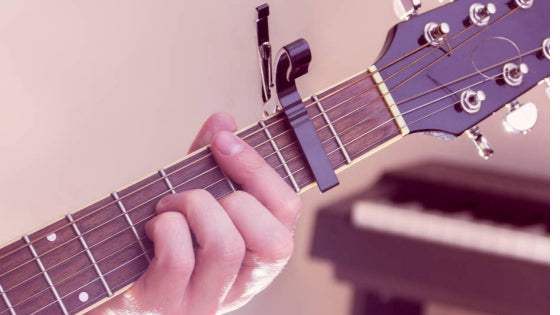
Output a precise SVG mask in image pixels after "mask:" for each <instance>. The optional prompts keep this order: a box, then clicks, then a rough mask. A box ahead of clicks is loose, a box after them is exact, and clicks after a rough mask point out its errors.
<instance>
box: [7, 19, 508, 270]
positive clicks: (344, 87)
mask: <svg viewBox="0 0 560 315" xmlns="http://www.w3.org/2000/svg"><path fill="white" fill-rule="evenodd" d="M515 10H516V9H513V10H512V11H515ZM512 11H509V12H512ZM507 14H509V13H506V14H505V15H507ZM491 25H492V24H490V25H488V26H487V27H486V28H485V29H487V28H488V27H490V26H491ZM474 26H476V25H475V24H473V25H470V26H469V27H467V28H465V29H463V30H462V31H460V32H459V33H457V34H456V35H454V36H453V37H451V38H450V39H449V40H448V41H451V40H453V39H455V38H456V37H458V36H460V35H461V34H463V33H464V32H466V31H468V30H469V29H471V28H472V27H474ZM485 29H483V30H481V31H479V33H480V32H482V31H484V30H485ZM443 36H445V35H443ZM438 38H439V37H438ZM429 45H431V43H425V44H424V45H421V46H420V47H417V48H416V49H414V50H413V51H411V52H409V53H407V54H405V55H403V56H401V57H399V58H397V59H395V60H394V61H392V62H390V63H389V64H387V65H385V66H383V67H380V68H379V69H378V70H377V71H381V70H384V69H386V68H388V67H389V66H392V65H394V64H395V63H397V62H399V61H401V60H404V59H405V58H407V57H409V56H410V55H413V54H414V53H416V52H418V51H420V50H421V49H423V48H425V47H427V46H429ZM442 45H443V43H442V44H440V45H438V46H436V47H434V48H432V50H430V51H429V52H428V53H426V54H425V55H423V56H421V57H419V58H417V59H416V60H415V61H413V63H415V62H417V61H418V60H420V59H422V58H424V57H425V56H427V55H429V54H431V53H432V52H433V51H437V50H438V49H439V48H440V47H442ZM407 67H408V66H406V67H404V68H403V69H399V70H398V71H397V72H396V73H394V74H392V75H391V76H389V77H388V78H387V79H389V78H390V77H392V76H394V75H396V74H398V73H399V72H401V71H403V70H404V69H406V68H407ZM362 74H363V73H361V74H359V75H362ZM359 75H357V76H355V77H353V78H351V79H349V80H352V79H354V78H356V77H358V76H359ZM367 78H368V76H365V77H363V78H361V79H359V80H357V81H354V82H352V83H350V84H348V85H345V86H342V87H340V88H339V89H338V90H335V91H333V92H331V93H330V94H328V95H326V96H323V97H322V98H320V99H319V100H318V101H323V100H326V99H327V98H329V97H331V96H332V95H334V94H336V93H338V92H340V91H342V90H344V89H346V88H349V87H351V86H353V85H354V84H357V83H358V82H360V81H362V80H365V79H367ZM387 79H385V80H387ZM385 80H384V81H385ZM384 81H382V82H380V83H377V84H376V86H377V85H379V84H381V83H384ZM376 86H374V87H376ZM355 96H356V95H353V96H352V97H355ZM352 97H351V98H352ZM351 98H350V99H351ZM345 101H346V100H345ZM316 103H317V102H316V101H314V102H311V103H310V104H308V105H307V106H306V108H308V107H310V106H313V105H315V104H316ZM337 105H338V104H337ZM337 105H335V106H333V107H336V106H337ZM331 109H332V108H331ZM329 110H330V109H327V110H326V112H328V111H329ZM318 116H320V115H316V116H314V117H312V118H311V119H314V118H316V117H318ZM283 120H284V119H279V120H277V121H274V122H273V123H272V124H271V125H269V126H267V127H270V126H272V125H274V124H276V123H278V122H280V121H283ZM262 130H263V129H262V128H260V129H258V130H256V131H254V132H253V133H251V134H249V135H246V137H245V138H243V139H246V138H247V137H249V136H252V135H253V134H255V133H258V132H260V131H262ZM276 136H278V135H276ZM276 136H275V137H276ZM269 141H270V140H267V141H265V142H264V143H268V142H269ZM264 143H261V144H259V146H260V145H262V144H264ZM205 157H206V156H203V157H200V158H199V159H198V160H196V161H192V162H191V163H190V164H189V165H186V166H184V167H183V168H186V167H188V166H190V165H191V164H192V163H196V162H197V161H199V160H201V159H203V158H205ZM181 169H182V168H181ZM181 169H178V170H175V171H174V172H178V171H180V170H181ZM174 172H172V173H170V174H168V176H170V175H172V174H173V173H174ZM161 180H165V177H162V178H158V179H157V180H155V181H152V182H151V183H148V184H146V185H145V186H143V187H140V188H138V190H140V189H143V188H145V187H146V186H149V185H151V184H153V183H156V182H159V181H161ZM135 192H136V191H133V192H130V193H128V194H126V195H123V196H122V197H121V198H119V200H124V198H126V197H128V196H129V195H131V194H133V193H135ZM115 203H117V200H112V201H110V202H109V203H107V204H106V205H103V206H101V207H100V208H98V209H95V210H93V211H92V212H91V213H89V214H88V215H86V216H84V217H82V218H79V219H77V220H76V221H79V220H80V219H83V218H85V217H87V216H89V215H92V214H94V213H96V212H97V211H98V210H102V209H103V208H105V207H107V206H109V205H111V204H115ZM67 226H69V225H66V226H62V227H60V228H59V229H57V230H55V231H54V232H50V233H49V234H51V233H56V232H57V231H59V230H60V229H63V228H65V227H67ZM47 235H48V234H45V235H43V236H40V237H38V238H37V239H36V240H34V241H32V242H31V244H34V243H35V242H36V241H38V240H39V239H41V238H43V237H45V236H47ZM27 246H29V244H25V245H23V246H21V247H19V248H16V249H14V250H12V251H10V252H8V253H6V254H4V255H2V256H1V257H0V259H2V258H4V257H5V256H7V255H9V254H11V253H12V252H14V251H17V250H19V249H21V248H24V247H27Z"/></svg>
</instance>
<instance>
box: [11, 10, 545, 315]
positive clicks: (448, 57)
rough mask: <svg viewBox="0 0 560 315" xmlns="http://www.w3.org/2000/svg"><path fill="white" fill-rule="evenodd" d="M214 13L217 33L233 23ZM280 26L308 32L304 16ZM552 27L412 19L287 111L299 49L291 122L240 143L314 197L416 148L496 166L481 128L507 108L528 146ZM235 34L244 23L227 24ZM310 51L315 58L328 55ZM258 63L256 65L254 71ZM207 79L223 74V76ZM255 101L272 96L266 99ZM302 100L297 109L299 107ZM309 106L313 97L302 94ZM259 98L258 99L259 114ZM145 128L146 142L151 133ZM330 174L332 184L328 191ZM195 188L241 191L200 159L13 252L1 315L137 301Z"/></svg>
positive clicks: (479, 15) (537, 19)
mask: <svg viewBox="0 0 560 315" xmlns="http://www.w3.org/2000/svg"><path fill="white" fill-rule="evenodd" d="M253 8H254V6H253V7H251V10H252V9H253ZM284 8H285V7H284ZM183 9H185V10H186V8H183ZM293 10H297V8H296V7H294V8H293ZM304 11H305V10H304ZM218 12H223V11H220V10H218ZM149 13H151V12H150V10H147V11H146V16H147V17H148V16H150V14H149ZM207 13H208V16H209V23H210V22H212V21H214V20H224V19H226V20H227V19H228V17H227V15H223V14H217V15H215V16H213V15H212V12H207ZM107 14H110V12H109V13H107ZM273 14H276V13H273ZM281 14H290V15H291V18H294V19H300V20H302V21H305V19H306V16H305V15H303V16H302V14H301V13H297V12H296V13H293V12H289V11H287V10H286V11H282V12H281ZM549 16H550V9H549V2H548V1H541V0H511V1H510V0H508V1H506V0H499V1H495V2H477V1H474V0H461V1H455V2H453V3H449V4H446V5H443V6H441V7H439V8H437V9H435V10H432V11H429V12H426V13H423V14H414V13H411V15H410V16H409V17H408V20H407V21H405V22H402V23H399V24H397V25H395V26H394V27H393V28H392V29H391V30H390V31H389V33H388V35H387V39H386V41H385V44H384V46H383V48H382V50H381V52H380V53H379V57H378V58H377V60H376V61H375V62H374V64H373V65H369V66H366V67H365V68H364V69H362V70H361V71H359V72H357V73H355V74H352V75H350V76H348V77H347V78H346V79H343V80H341V81H339V82H338V83H336V84H331V85H327V86H325V87H324V88H323V89H322V90H321V91H318V92H311V93H310V94H311V95H310V96H309V97H307V98H305V99H303V100H301V102H300V100H298V99H297V98H296V99H295V101H294V100H293V99H292V98H290V100H292V101H293V102H287V101H286V100H287V99H286V98H285V97H286V95H287V93H282V92H286V91H288V90H286V89H285V88H282V86H284V87H285V86H286V85H288V86H289V88H292V89H296V85H295V80H296V77H298V75H301V74H303V73H305V71H304V70H302V69H303V68H305V70H306V69H307V67H308V66H309V61H310V58H311V56H310V55H309V56H307V55H306V54H304V58H302V59H304V61H303V62H302V61H301V60H299V59H297V58H291V59H290V57H294V56H295V57H298V56H302V55H301V54H300V51H299V52H296V50H298V49H299V50H306V49H307V44H306V43H305V42H303V41H295V42H293V43H292V44H291V46H290V45H286V46H285V47H286V51H288V52H290V49H292V48H294V49H293V50H292V51H291V52H293V56H290V57H286V56H287V55H280V56H284V59H282V57H281V58H280V61H279V63H278V69H281V68H282V67H281V65H282V62H284V67H283V68H284V70H283V71H285V72H286V73H283V75H284V76H281V78H283V81H285V82H283V84H280V85H279V84H277V85H276V87H275V88H276V89H280V90H279V91H278V92H279V93H278V95H279V99H280V102H277V101H276V100H272V102H275V103H276V104H278V103H281V104H283V105H284V106H285V108H283V109H280V110H279V111H277V112H275V113H273V114H271V115H270V116H268V117H266V118H264V119H262V120H259V121H258V122H255V123H252V124H249V125H248V126H247V127H245V128H243V129H242V130H241V131H240V132H238V135H239V136H240V137H241V138H243V139H244V140H245V141H246V142H247V143H248V144H250V145H251V146H253V147H254V148H255V149H256V150H257V152H259V153H260V154H261V155H262V156H263V158H264V159H265V160H266V161H267V162H268V163H269V164H270V165H271V166H272V167H273V168H274V169H275V170H277V171H278V173H279V174H280V176H282V177H283V178H284V179H285V181H286V182H287V183H288V184H289V185H290V186H291V187H292V188H293V189H294V190H295V191H297V192H299V193H302V192H304V191H306V190H308V189H310V188H312V187H315V186H316V185H319V188H320V189H321V190H322V191H326V190H328V189H330V188H332V187H333V186H335V185H336V183H337V181H336V176H337V175H338V174H339V173H340V172H341V171H343V170H345V169H347V168H349V167H350V166H352V165H355V164H356V163H357V162H358V161H361V160H363V159H365V158H366V157H368V156H370V155H372V154H373V153H375V152H377V151H379V150H380V149H382V148H385V147H387V146H389V145H391V144H393V143H396V142H397V141H399V140H401V139H403V138H404V137H408V136H409V135H412V134H429V135H433V136H436V137H438V138H443V139H453V138H455V137H458V136H461V135H463V134H466V136H467V137H469V138H470V139H472V141H473V143H474V144H475V146H476V148H477V150H478V152H479V154H480V155H481V156H482V157H484V158H488V157H489V156H490V155H492V153H493V150H492V148H491V147H490V145H489V143H488V140H487V139H486V138H485V137H484V135H483V134H482V133H481V131H480V128H478V127H477V124H479V123H480V122H482V121H483V120H485V119H486V118H488V117H489V116H491V115H492V114H493V113H495V112H496V111H498V110H500V109H501V108H502V107H504V106H506V105H507V106H508V107H509V110H510V116H508V118H506V120H505V124H506V126H507V127H508V128H509V129H511V130H515V131H519V132H525V131H527V130H528V129H530V128H531V127H532V125H533V123H534V118H535V117H534V116H535V109H534V105H532V104H522V103H521V102H518V101H516V99H517V97H519V96H520V95H522V94H524V93H525V92H526V91H528V90H529V89H531V88H533V87H534V86H536V85H537V84H539V83H540V82H542V81H543V80H546V79H547V78H548V77H549V75H550V40H549V37H550V30H549V29H550V26H549V24H550V19H549ZM271 18H272V17H271ZM314 18H320V17H314ZM245 22H247V21H243V23H245ZM228 23H234V22H232V21H231V20H227V21H225V22H224V24H225V25H227V24H228ZM236 23H237V22H236ZM239 23H241V22H239ZM253 23H254V20H253V21H251V25H253ZM306 23H310V22H309V21H305V22H302V24H301V25H302V26H301V29H302V30H304V29H305V24H306ZM331 23H336V21H332V22H331ZM367 23H368V24H369V25H373V24H375V21H373V20H370V21H367ZM154 27H156V26H154ZM371 27H372V28H373V26H371ZM123 28H126V26H123ZM178 28H180V26H178ZM223 31H224V32H227V31H229V30H227V29H224V30H223ZM278 31H279V30H278ZM197 32H199V33H197ZM191 33H192V34H194V35H193V36H206V35H200V34H205V33H204V30H203V29H202V30H194V29H192V30H189V34H191ZM302 33H303V34H299V35H300V36H302V35H305V31H302ZM273 34H274V33H273ZM331 38H332V37H331ZM170 39H173V38H172V36H171V37H170ZM173 40H175V39H173ZM364 41H367V39H364ZM335 42H336V40H335ZM310 44H311V45H310V46H311V52H310V53H309V54H311V53H313V54H321V52H315V50H313V45H312V44H313V43H312V42H311V43H310ZM333 45H334V44H333ZM255 48H256V47H255ZM192 49H193V50H196V49H197V47H192ZM223 49H226V50H227V49H235V48H232V47H223ZM197 53H200V52H197ZM207 53H208V54H212V53H213V52H212V51H209V52H207ZM255 54H256V52H255ZM255 57H256V56H255V55H251V56H250V57H246V58H247V60H252V61H255V63H256V62H257V60H258V58H255ZM170 58H171V59H173V58H175V57H174V56H171V57H170ZM282 60H283V61H282ZM245 62H246V61H245V60H243V61H242V62H240V63H239V64H241V65H242V64H245ZM247 62H249V61H247ZM311 64H312V62H311ZM138 66H143V67H149V65H145V64H144V65H138ZM70 68H71V67H70ZM310 69H311V70H312V71H313V68H310ZM209 70H211V71H210V72H211V73H213V74H214V75H219V73H220V69H209ZM237 70H238V71H239V73H240V77H241V78H243V77H244V76H246V74H243V73H242V72H243V70H244V69H243V67H242V66H240V67H239V68H238V69H237ZM300 70H301V71H300ZM298 71H299V73H298V74H297V75H296V74H294V73H295V72H298ZM326 71H328V69H321V70H319V72H320V73H323V72H326ZM304 78H305V76H304V77H302V78H301V79H298V80H303V79H304ZM235 79H236V78H231V80H235ZM280 81H281V80H277V83H278V82H280ZM298 82H299V81H298ZM207 84H210V85H212V82H211V81H210V82H207ZM217 88H220V87H217ZM256 91H258V94H261V90H260V89H257V90H256ZM231 92H232V94H233V95H237V94H236V93H239V92H236V91H231ZM292 92H293V90H290V93H291V94H289V93H288V94H289V96H290V97H293V96H294V95H295V94H293V93H292ZM306 93H307V87H306V86H305V84H304V85H303V88H302V89H301V90H299V93H296V94H302V95H306ZM258 94H257V93H254V94H253V95H251V96H249V97H247V98H251V99H252V100H253V101H254V102H255V103H258V102H259V101H258V100H259V99H260V95H258ZM255 96H256V97H255ZM207 97H208V98H209V100H208V101H212V97H211V96H207ZM283 98H284V99H283ZM193 106H199V105H198V104H197V105H193ZM292 106H294V107H292ZM295 106H299V107H298V108H300V109H304V111H303V112H299V113H298V115H297V117H295V118H294V117H293V116H292V117H290V115H289V114H288V112H289V110H290V109H292V108H295ZM232 107H233V108H235V105H232ZM109 114H110V113H108V115H109ZM44 118H45V119H47V117H44ZM154 119H157V118H154ZM298 119H301V120H298ZM302 121H303V122H304V123H306V124H307V125H308V126H312V131H311V132H310V131H309V130H307V131H306V132H303V133H301V132H300V131H298V130H301V129H299V128H300V126H301V125H302V124H299V123H298V122H302ZM142 125H143V128H149V125H150V123H149V121H147V122H143V123H142ZM307 136H309V137H313V138H314V139H317V141H318V142H313V143H314V144H317V143H319V144H320V148H319V150H317V149H316V147H314V149H313V150H308V149H309V148H310V144H309V143H308V141H307V139H309V138H307ZM111 141H121V139H111ZM311 142H312V141H311ZM308 151H312V153H309V152H308ZM319 159H326V161H327V164H324V163H323V164H320V163H317V160H319ZM326 173H328V174H330V175H329V176H330V177H329V178H330V180H331V181H330V182H329V181H328V180H324V179H322V176H323V174H326ZM319 178H321V179H319ZM333 178H334V180H333ZM323 184H324V185H323ZM197 188H201V189H206V190H207V191H209V192H210V193H211V194H212V195H214V196H215V197H216V198H217V199H219V198H221V197H223V196H226V195H227V194H229V193H231V192H233V191H236V190H238V189H240V187H239V186H238V185H237V184H236V183H235V182H233V181H232V180H231V179H229V178H228V177H227V176H226V175H225V174H224V173H223V172H222V171H221V170H220V168H219V167H218V166H217V164H216V163H215V161H214V160H213V158H212V155H211V153H210V151H209V149H208V148H202V149H200V150H198V151H196V152H194V153H192V154H189V155H188V156H187V157H185V158H183V159H181V160H179V161H176V162H173V163H171V164H169V165H167V166H165V167H161V168H157V170H156V171H154V172H152V173H151V174H149V175H148V176H146V177H144V178H143V179H141V180H138V181H136V182H134V183H133V184H130V185H127V186H126V187H124V188H122V189H118V190H116V191H114V192H112V193H110V194H108V195H106V196H105V197H103V198H101V199H99V200H98V201H96V202H93V203H92V204H90V205H88V206H86V207H84V208H81V209H79V210H77V211H74V212H71V213H70V214H67V215H65V216H64V217H62V218H60V219H58V220H56V221H55V222H53V223H50V224H48V225H47V226H45V227H43V228H41V229H39V230H36V231H34V232H31V233H27V234H25V235H23V236H22V237H21V238H19V239H17V240H15V241H12V242H9V243H8V244H6V245H4V246H3V247H2V248H0V297H1V298H0V315H3V314H12V315H13V314H74V313H82V312H85V311H87V310H89V309H91V308H93V307H95V306H96V305H99V304H100V303H103V302H104V301H106V300H108V299H110V298H111V297H113V296H114V295H116V294H118V293H120V292H122V291H124V290H126V289H127V288H128V287H130V285H131V284H132V283H134V281H135V280H136V279H137V278H138V277H139V276H140V275H141V274H142V273H143V272H144V271H145V270H146V268H147V266H148V264H149V259H150V258H151V256H152V255H153V246H152V244H151V242H150V240H149V239H147V237H146V235H145V233H144V224H145V223H146V222H147V221H148V220H149V219H150V218H152V217H153V216H154V205H155V203H157V201H158V200H159V199H160V198H161V197H162V196H164V195H166V194H170V193H177V192H181V191H185V190H190V189H197Z"/></svg>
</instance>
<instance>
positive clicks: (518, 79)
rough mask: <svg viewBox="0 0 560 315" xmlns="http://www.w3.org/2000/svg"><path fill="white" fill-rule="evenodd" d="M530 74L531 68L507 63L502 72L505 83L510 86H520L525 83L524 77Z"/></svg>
mask: <svg viewBox="0 0 560 315" xmlns="http://www.w3.org/2000/svg"><path fill="white" fill-rule="evenodd" d="M528 72H529V67H528V66H527V65H526V64H524V63H522V64H520V65H516V64H515V63H511V62H510V63H506V64H505V65H504V69H503V71H502V75H503V78H504V81H506V83H507V84H508V85H509V86H519V85H521V83H523V75H524V74H527V73H528Z"/></svg>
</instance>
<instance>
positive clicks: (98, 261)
mask: <svg viewBox="0 0 560 315" xmlns="http://www.w3.org/2000/svg"><path fill="white" fill-rule="evenodd" d="M139 223H140V222H139ZM137 224H138V223H137ZM126 230H128V229H125V230H122V231H121V232H119V233H115V234H114V235H112V237H114V236H116V235H118V234H120V233H122V232H125V231H126ZM146 239H148V238H147V236H143V237H142V238H141V239H140V240H141V241H143V240H146ZM105 241H106V240H105ZM101 242H104V241H101ZM132 245H138V244H137V242H136V241H135V242H131V243H129V244H127V245H125V246H123V247H121V248H120V249H118V250H116V251H114V252H111V253H110V254H109V255H107V256H106V257H103V258H102V259H100V260H97V261H96V264H97V265H100V264H101V263H102V262H103V261H105V260H107V259H109V258H111V257H112V256H114V255H116V254H118V253H120V252H121V251H123V250H125V249H127V248H129V247H130V246H132ZM152 250H153V249H148V250H147V251H146V252H142V253H141V254H140V255H138V256H137V257H140V256H143V255H145V254H147V253H149V252H150V251H152ZM83 253H84V251H82V252H79V253H76V254H74V255H73V256H71V257H68V258H67V259H65V260H64V261H63V262H62V263H64V262H66V261H69V260H70V259H72V258H74V257H76V256H77V255H79V254H83ZM60 264H61V263H58V264H57V265H60ZM125 264H126V263H125ZM57 265H55V266H51V267H50V268H49V270H50V269H52V268H55V267H56V266H57ZM93 266H95V265H94V264H90V265H87V266H85V267H83V268H81V269H79V270H77V271H75V272H74V273H72V274H70V275H68V276H66V277H65V278H63V279H61V280H59V281H58V282H56V283H54V282H53V287H56V286H57V285H60V284H61V283H64V282H66V281H68V280H70V279H71V278H73V277H76V276H79V275H81V274H82V273H83V272H84V271H86V270H88V269H90V268H92V267H93ZM49 270H46V271H49ZM94 272H95V271H94ZM107 274H108V273H107ZM107 274H102V275H103V276H106V275H107ZM41 275H42V273H38V274H36V275H34V276H32V277H31V278H28V279H27V280H26V281H23V282H20V283H19V284H17V285H15V286H13V287H11V288H10V290H14V289H16V288H17V287H19V286H20V285H22V284H24V283H26V282H27V281H29V280H32V279H33V278H36V277H37V276H41ZM97 280H99V281H101V277H96V278H95V279H93V280H92V281H90V282H88V283H86V284H85V285H88V284H90V283H91V282H93V281H97ZM85 285H84V286H85ZM82 287H83V286H82ZM82 287H80V288H82ZM50 290H51V287H50V286H47V287H46V288H44V289H43V290H41V291H39V292H36V293H35V294H33V295H32V296H29V297H27V298H26V299H25V300H22V301H19V302H18V303H17V304H15V305H13V306H12V307H13V308H15V307H17V306H20V305H23V304H24V303H26V302H27V301H29V300H31V299H32V298H34V297H36V296H38V295H39V294H42V293H43V292H45V291H50ZM105 292H107V291H105ZM0 314H2V313H0Z"/></svg>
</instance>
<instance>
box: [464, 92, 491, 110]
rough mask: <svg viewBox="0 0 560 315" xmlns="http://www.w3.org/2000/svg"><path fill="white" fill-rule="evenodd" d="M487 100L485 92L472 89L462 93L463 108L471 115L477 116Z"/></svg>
mask: <svg viewBox="0 0 560 315" xmlns="http://www.w3.org/2000/svg"><path fill="white" fill-rule="evenodd" d="M485 99H486V94H485V93H484V91H476V92H475V91H473V90H471V89H468V90H465V91H463V93H461V107H463V110H464V111H465V112H467V113H469V114H476V113H478V111H479V110H480V107H481V106H482V101H484V100H485Z"/></svg>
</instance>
